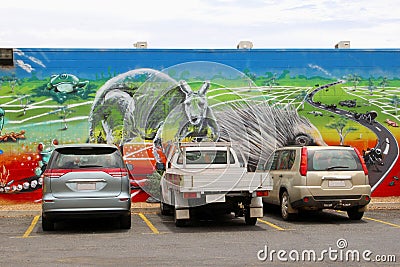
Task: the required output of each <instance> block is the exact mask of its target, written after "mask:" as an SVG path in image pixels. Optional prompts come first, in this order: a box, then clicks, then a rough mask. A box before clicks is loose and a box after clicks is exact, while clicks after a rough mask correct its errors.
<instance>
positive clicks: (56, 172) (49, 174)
mask: <svg viewBox="0 0 400 267" xmlns="http://www.w3.org/2000/svg"><path fill="white" fill-rule="evenodd" d="M68 172H69V171H68V170H66V171H63V170H54V171H45V172H44V173H43V174H42V178H51V179H54V178H60V177H61V176H63V175H64V174H66V173H68Z"/></svg>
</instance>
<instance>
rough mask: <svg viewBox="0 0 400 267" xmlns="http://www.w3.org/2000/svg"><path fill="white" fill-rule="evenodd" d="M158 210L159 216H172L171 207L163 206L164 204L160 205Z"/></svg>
mask: <svg viewBox="0 0 400 267" xmlns="http://www.w3.org/2000/svg"><path fill="white" fill-rule="evenodd" d="M160 210H161V215H166V216H168V215H171V214H172V206H171V205H168V204H165V203H164V202H161V203H160Z"/></svg>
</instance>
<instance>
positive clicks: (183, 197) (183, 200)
mask: <svg viewBox="0 0 400 267" xmlns="http://www.w3.org/2000/svg"><path fill="white" fill-rule="evenodd" d="M234 148H235V146H234V145H232V143H228V142H198V143H179V144H177V145H170V147H169V149H168V150H167V153H166V156H167V164H166V169H165V172H164V174H163V176H162V178H161V213H162V214H163V215H167V214H170V213H172V212H174V217H175V225H176V226H178V227H179V226H184V225H186V223H187V222H189V220H190V218H191V214H192V212H193V211H194V210H196V209H215V210H217V211H221V212H224V213H228V214H229V213H231V212H234V213H235V215H236V216H237V217H241V216H244V217H245V222H246V224H247V225H255V224H256V222H257V218H261V217H263V202H262V197H263V196H267V195H268V192H269V191H270V190H272V179H271V178H269V176H268V175H267V174H268V173H267V172H266V171H263V170H255V171H253V172H250V171H248V170H247V166H246V165H247V162H245V159H244V157H243V155H242V153H241V152H240V151H237V150H235V149H234ZM228 159H229V160H228Z"/></svg>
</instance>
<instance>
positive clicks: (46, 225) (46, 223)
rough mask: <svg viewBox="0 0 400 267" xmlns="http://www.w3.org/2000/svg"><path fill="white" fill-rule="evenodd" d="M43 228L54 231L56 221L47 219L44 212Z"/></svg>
mask: <svg viewBox="0 0 400 267" xmlns="http://www.w3.org/2000/svg"><path fill="white" fill-rule="evenodd" d="M42 229H43V231H54V222H53V221H50V220H49V219H46V217H44V216H43V214H42Z"/></svg>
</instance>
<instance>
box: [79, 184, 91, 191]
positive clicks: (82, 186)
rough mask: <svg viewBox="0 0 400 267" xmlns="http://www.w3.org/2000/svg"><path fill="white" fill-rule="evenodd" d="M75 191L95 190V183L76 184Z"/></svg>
mask: <svg viewBox="0 0 400 267" xmlns="http://www.w3.org/2000/svg"><path fill="white" fill-rule="evenodd" d="M76 189H78V190H79V191H85V190H96V183H78V184H77V185H76Z"/></svg>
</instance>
